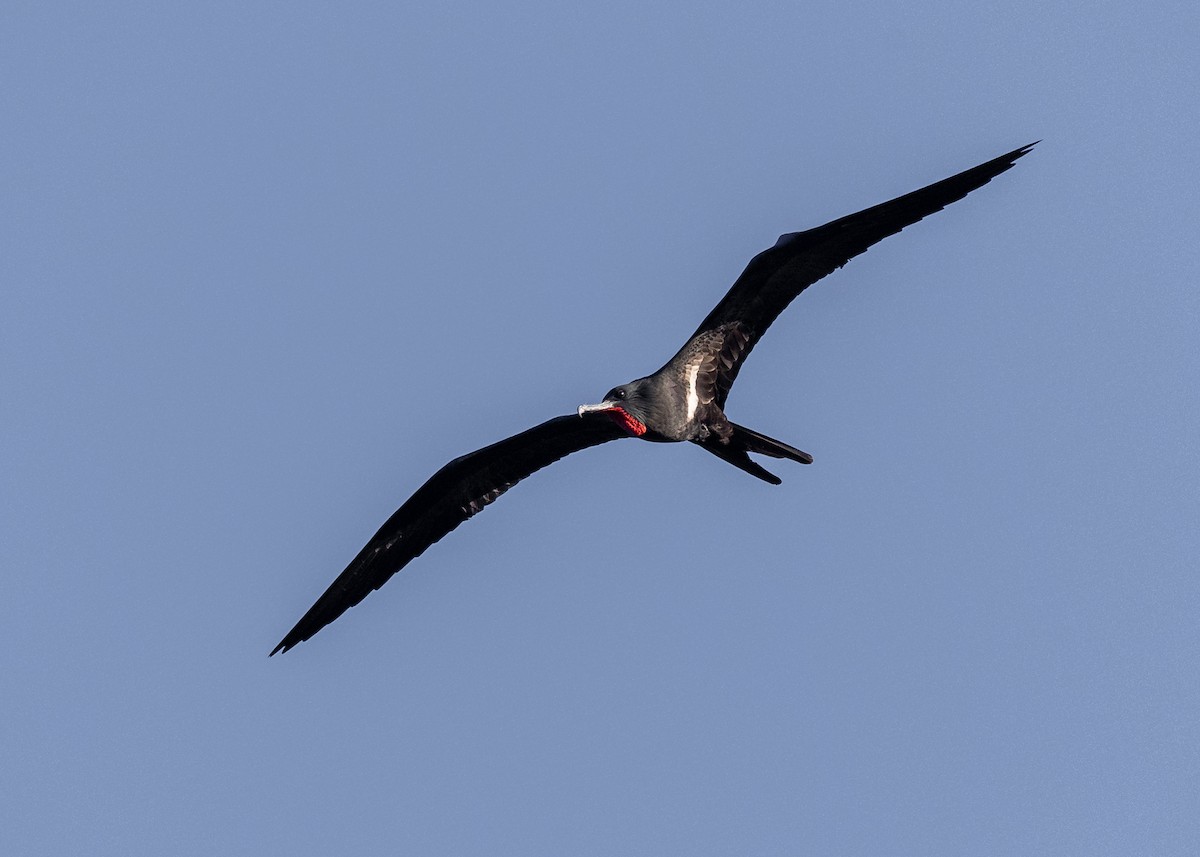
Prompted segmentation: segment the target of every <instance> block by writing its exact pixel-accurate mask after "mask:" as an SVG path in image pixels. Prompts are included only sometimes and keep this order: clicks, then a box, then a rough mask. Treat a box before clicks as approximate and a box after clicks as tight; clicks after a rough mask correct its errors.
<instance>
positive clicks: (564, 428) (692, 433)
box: [271, 143, 1037, 655]
mask: <svg viewBox="0 0 1200 857" xmlns="http://www.w3.org/2000/svg"><path fill="white" fill-rule="evenodd" d="M1035 145H1037V144H1036V143H1030V144H1029V145H1028V146H1022V147H1021V148H1019V149H1014V150H1013V151H1011V152H1009V153H1008V154H1006V155H1001V156H1000V157H998V158H994V159H993V160H990V161H988V162H986V163H983V164H980V165H979V166H977V167H973V168H971V169H969V170H966V171H964V172H961V173H959V174H958V175H955V176H951V177H950V178H948V179H943V180H942V181H940V182H936V183H934V184H931V185H929V186H928V187H924V188H921V189H920V190H916V191H913V192H912V193H907V194H905V195H904V196H901V197H897V198H896V199H893V200H891V201H890V202H885V203H882V204H880V205H876V206H873V207H871V208H868V209H865V210H863V211H860V212H858V213H857V214H851V215H848V216H846V217H842V218H840V219H838V220H834V221H832V222H831V223H826V224H825V225H824V226H818V227H817V228H815V229H809V230H807V231H805V232H790V233H788V234H786V235H782V236H780V238H779V240H778V241H776V242H775V246H774V247H771V248H770V249H768V250H764V251H763V252H761V253H759V254H758V255H757V256H755V257H754V258H753V259H751V260H750V264H749V265H747V266H746V270H745V271H743V272H742V275H741V276H740V277H738V278H737V281H736V282H735V283H734V284H733V286H732V287H731V288H730V289H729V291H728V292H727V293H726V295H725V297H723V298H721V301H720V302H719V303H718V304H717V305H716V306H715V307H714V308H713V310H712V312H710V313H709V314H708V316H707V317H706V318H705V319H704V321H702V322H700V326H699V327H698V328H696V332H695V333H693V334H692V336H691V338H690V339H688V341H687V342H686V343H684V345H683V347H682V348H680V349H679V351H678V353H676V355H675V356H674V357H672V358H671V359H670V360H668V361H667V363H666V365H664V366H663V367H662V368H661V369H659V370H658V371H657V372H655V373H653V374H651V375H647V376H646V377H644V378H638V379H637V380H636V381H630V382H629V383H628V384H622V385H620V386H619V387H613V388H612V389H611V390H609V391H608V392H607V393H606V394H605V395H604V399H603V401H601V402H599V403H598V404H594V405H581V406H580V407H579V410H578V412H577V413H575V414H570V415H567V416H561V417H555V418H554V419H552V420H547V421H546V422H544V423H542V424H541V425H539V426H535V427H533V428H531V429H529V430H528V431H523V432H521V433H520V434H517V435H513V436H512V437H510V438H506V439H505V440H502V441H500V442H498V443H494V444H492V445H491V446H485V447H484V448H483V449H478V450H476V451H475V452H469V453H467V454H466V455H463V456H460V457H459V458H456V459H454V460H453V461H451V462H450V463H449V464H447V465H446V466H445V467H443V468H442V469H441V470H439V471H438V472H437V473H435V474H434V475H433V476H432V477H430V479H429V481H427V482H426V483H425V484H424V485H422V486H421V487H420V488H418V489H417V491H416V493H415V494H413V495H412V497H410V498H409V499H408V501H407V502H405V504H404V505H403V506H401V507H400V508H399V509H398V510H397V511H396V513H395V514H394V515H392V516H391V517H390V518H388V520H387V522H386V523H385V524H384V525H383V526H382V527H380V529H379V532H377V533H376V534H375V536H374V537H373V538H372V539H371V540H370V541H369V542H367V545H366V547H364V548H363V549H362V550H361V551H359V554H358V556H356V557H355V558H354V559H353V561H351V563H350V565H348V566H347V567H346V570H345V571H343V572H342V573H341V574H340V575H339V576H338V578H337V580H335V581H334V582H333V583H332V585H330V587H329V588H328V589H327V590H325V594H324V595H322V596H321V597H320V598H318V599H317V602H316V603H315V604H313V606H312V607H311V608H310V609H309V611H308V612H307V613H305V614H304V616H303V617H302V618H301V619H300V621H299V622H297V623H296V626H295V627H294V628H292V630H290V631H288V633H287V636H285V637H284V638H283V640H281V641H280V643H279V645H278V646H276V647H275V648H274V649H273V650H272V652H271V654H272V655H274V654H276V653H277V652H281V651H283V652H286V651H287V650H288V649H290V648H292V647H293V646H295V645H296V644H298V643H302V642H303V641H305V640H307V639H309V638H310V637H312V636H313V635H314V634H316V633H317V632H318V631H320V630H321V629H322V628H324V627H325V626H326V625H328V624H329V623H330V622H332V621H334V620H335V619H337V618H338V617H339V616H341V615H342V614H343V613H345V612H346V611H347V610H349V609H350V608H351V607H353V606H354V605H356V604H358V603H359V602H360V601H362V600H363V599H364V598H365V597H366V596H367V595H368V594H369V593H370V592H371V591H372V590H374V589H378V588H379V587H381V586H383V584H385V583H387V581H388V579H389V578H391V576H392V575H393V574H395V573H396V572H398V571H400V569H402V568H404V567H405V566H406V565H408V563H410V562H411V561H412V560H414V559H416V558H417V557H418V556H420V555H421V554H422V553H423V552H424V551H425V549H426V548H428V547H429V546H430V545H432V544H433V543H434V542H436V541H438V540H439V539H440V538H442V536H444V535H446V534H447V533H449V532H450V531H451V530H453V529H454V528H455V527H457V526H458V525H459V524H461V523H462V522H463V521H465V520H467V519H468V518H470V517H471V516H473V515H475V514H476V513H478V512H480V511H481V510H482V509H483V508H484V507H485V506H487V505H488V504H489V503H491V502H493V501H494V500H495V499H496V498H497V497H499V496H500V495H501V494H503V493H504V492H505V491H507V490H508V489H509V488H511V487H512V486H514V485H516V484H517V483H518V482H520V481H521V480H522V479H524V478H525V477H526V476H529V475H530V474H531V473H534V472H535V471H537V470H540V469H542V468H543V467H545V466H546V465H548V464H553V463H554V462H555V461H558V460H559V459H560V458H563V457H565V456H567V455H570V454H571V453H573V452H579V451H580V450H582V449H587V448H588V447H591V446H597V445H599V444H602V443H607V442H608V441H610V440H619V439H621V438H627V437H637V438H641V439H642V440H649V441H657V442H662V443H674V442H679V441H685V440H686V441H690V442H692V443H694V444H696V445H697V446H699V447H700V448H701V449H705V450H707V451H708V452H711V453H712V454H713V455H715V456H717V457H718V458H721V459H724V460H725V461H728V462H729V463H730V464H732V465H733V466H734V467H737V468H740V469H742V470H744V471H746V472H747V473H749V474H751V475H752V476H757V477H758V478H759V479H762V480H763V481H765V482H769V483H771V484H772V485H778V484H779V483H780V481H781V480H780V479H779V477H777V476H775V475H774V474H773V473H771V472H769V471H768V470H766V469H765V468H764V467H762V466H761V465H760V464H758V462H756V461H754V460H753V459H751V458H750V453H752V452H753V453H757V454H759V455H765V456H767V457H769V458H781V459H788V460H790V461H797V462H799V463H801V464H811V463H812V460H813V459H812V456H811V455H809V454H808V453H807V452H801V451H800V450H798V449H796V448H795V447H793V446H789V445H788V444H786V443H784V442H782V441H779V440H775V439H773V438H769V437H767V436H766V435H763V434H759V433H758V432H756V431H753V430H752V429H748V428H745V427H744V426H740V425H738V424H737V423H735V422H733V421H731V420H730V419H729V418H728V417H726V416H725V399H726V398H727V397H728V395H729V388H730V387H731V386H733V382H734V381H735V380H736V379H737V375H738V372H739V371H740V370H741V368H742V363H743V362H745V360H746V357H748V356H749V354H750V351H751V349H753V348H754V345H755V343H757V342H758V340H759V338H760V337H761V336H762V335H763V334H764V333H766V331H767V328H768V327H770V325H771V322H773V321H774V320H775V318H776V317H777V316H778V315H779V314H780V313H781V312H783V310H784V309H785V308H786V307H787V305H788V304H789V303H791V302H792V300H793V299H794V298H795V297H796V296H797V295H799V294H800V293H801V292H802V291H804V290H805V289H806V288H808V287H809V286H811V285H812V284H813V283H815V282H817V280H820V279H821V278H822V277H824V276H826V275H827V274H830V273H832V272H833V271H835V270H836V269H838V268H840V267H842V266H843V265H845V264H846V263H847V262H849V261H850V260H851V259H853V258H854V257H855V256H857V255H858V254H859V253H862V252H863V251H865V250H866V249H867V248H869V247H871V246H872V245H873V244H875V243H876V242H879V241H882V240H883V239H884V238H887V237H888V236H889V235H895V234H896V233H897V232H899V231H900V230H901V229H903V228H904V227H906V226H910V225H912V224H914V223H916V222H917V221H918V220H920V219H921V218H923V217H926V216H927V215H930V214H933V213H934V212H936V211H941V210H942V209H943V208H945V207H946V206H947V205H949V204H950V203H952V202H957V201H958V200H960V199H962V198H963V197H964V196H966V195H967V194H968V193H970V192H971V191H973V190H975V189H976V188H979V187H982V186H983V185H985V184H987V183H988V182H989V181H991V180H992V179H993V178H995V177H996V176H998V175H1000V174H1001V173H1002V172H1004V171H1006V170H1008V169H1011V168H1012V166H1013V165H1014V164H1015V163H1016V162H1017V159H1018V158H1020V157H1022V156H1023V155H1025V154H1027V153H1028V152H1029V151H1030V150H1031V149H1032V148H1033V147H1034V146H1035Z"/></svg>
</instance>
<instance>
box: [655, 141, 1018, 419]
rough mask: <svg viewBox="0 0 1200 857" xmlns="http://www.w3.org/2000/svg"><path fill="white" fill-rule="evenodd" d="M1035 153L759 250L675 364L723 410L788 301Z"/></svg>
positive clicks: (997, 161) (1004, 158)
mask: <svg viewBox="0 0 1200 857" xmlns="http://www.w3.org/2000/svg"><path fill="white" fill-rule="evenodd" d="M1035 145H1036V143H1030V144H1029V145H1028V146H1022V147H1021V148H1019V149H1014V150H1013V151H1011V152H1009V153H1008V154H1005V155H1001V156H1000V157H998V158H993V159H992V160H990V161H987V162H986V163H982V164H980V165H979V166H977V167H972V168H971V169H969V170H964V171H963V172H961V173H959V174H958V175H954V176H951V177H950V178H948V179H943V180H942V181H940V182H935V183H934V184H931V185H929V186H927V187H923V188H921V189H920V190H915V191H913V192H912V193H906V194H905V195H904V196H901V197H897V198H896V199H893V200H891V201H889V202H884V203H881V204H879V205H875V206H872V207H871V208H868V209H865V210H863V211H860V212H858V213H856V214H850V215H847V216H846V217H842V218H839V219H837V220H834V221H832V222H831V223H826V224H825V225H824V226H818V227H817V228H815V229H809V230H808V231H806V232H791V233H788V234H786V235H781V236H779V240H778V241H777V242H776V243H775V246H774V247H771V248H770V249H768V250H764V251H763V252H761V253H759V254H758V255H757V256H755V257H754V258H753V259H751V260H750V264H749V265H747V266H746V270H745V271H743V272H742V275H741V276H740V277H738V279H737V281H736V282H735V283H734V284H733V286H732V287H731V288H730V289H729V291H728V293H726V295H725V297H723V298H721V301H720V302H719V303H718V304H717V305H716V306H715V307H713V310H712V312H710V313H709V314H708V316H707V317H706V318H705V319H704V321H702V322H700V327H698V328H697V329H696V332H695V333H694V334H692V338H691V339H689V340H688V342H687V343H686V344H685V345H684V346H683V348H681V349H680V351H679V354H677V355H676V356H675V357H674V358H673V361H677V362H679V363H680V364H687V363H689V362H692V361H705V362H706V364H707V366H708V367H710V369H712V370H715V375H713V376H712V378H711V380H707V379H701V380H707V383H708V384H709V386H710V387H712V391H713V396H714V397H715V399H716V401H717V403H718V404H719V405H721V406H722V407H724V406H725V398H726V396H728V395H729V388H730V387H731V386H732V385H733V382H734V380H735V379H736V378H737V374H738V370H739V369H740V368H741V365H742V362H743V361H744V360H745V359H746V357H747V356H749V354H750V349H752V348H753V347H754V345H755V343H756V342H757V341H758V339H759V337H761V336H762V335H763V333H765V332H766V330H767V328H768V327H769V326H770V325H771V322H773V321H774V320H775V318H776V317H777V316H778V315H779V314H780V313H781V312H783V310H784V309H785V308H786V307H787V305H788V304H789V303H791V302H792V300H793V299H794V298H795V297H796V296H797V295H799V294H800V293H801V292H802V291H804V290H805V289H806V288H808V287H809V286H811V285H812V284H813V283H815V282H817V280H820V279H821V278H822V277H824V276H826V275H827V274H831V273H833V272H834V271H836V270H837V269H838V268H840V267H842V266H843V265H845V264H846V263H847V262H849V261H850V260H851V259H853V258H854V257H855V256H857V255H858V254H859V253H862V252H864V251H865V250H867V249H868V248H869V247H871V245H873V244H875V243H876V242H878V241H882V240H883V239H884V238H887V237H888V236H889V235H895V234H896V233H897V232H899V231H900V230H901V229H904V228H905V227H906V226H911V225H912V224H914V223H916V222H917V221H918V220H921V219H922V218H924V217H928V216H929V215H930V214H933V213H934V212H937V211H941V210H942V209H943V208H945V207H946V206H947V205H950V204H951V203H952V202H957V201H958V200H960V199H962V198H963V197H964V196H966V195H967V194H969V193H970V192H971V191H973V190H975V189H976V188H980V187H982V186H983V185H985V184H987V183H988V182H989V181H991V180H992V179H994V178H995V177H996V176H998V175H1000V174H1001V173H1003V172H1004V171H1006V170H1009V169H1011V168H1012V166H1013V165H1014V164H1015V163H1016V162H1017V159H1018V158H1021V157H1023V156H1024V155H1026V154H1028V153H1029V151H1030V150H1031V149H1032V148H1033V147H1034V146H1035Z"/></svg>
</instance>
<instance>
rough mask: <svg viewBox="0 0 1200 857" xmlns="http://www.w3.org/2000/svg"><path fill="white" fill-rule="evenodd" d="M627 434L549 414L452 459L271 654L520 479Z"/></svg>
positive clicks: (313, 629)
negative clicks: (496, 441)
mask: <svg viewBox="0 0 1200 857" xmlns="http://www.w3.org/2000/svg"><path fill="white" fill-rule="evenodd" d="M628 436H629V435H628V434H627V433H626V432H625V431H624V430H623V429H621V428H620V427H619V426H617V425H616V424H615V423H614V422H613V421H612V420H611V419H609V418H608V417H607V416H606V415H604V414H589V415H584V416H564V417H555V418H554V419H552V420H548V421H546V422H544V423H542V424H541V425H539V426H535V427H534V428H531V429H529V430H528V431H523V432H521V433H520V434H517V435H513V436H512V437H510V438H507V439H505V440H502V441H500V442H499V443H493V444H492V445H491V446H485V447H484V448H483V449H478V450H476V451H475V452H471V453H468V454H466V455H464V456H461V457H459V458H456V459H454V460H453V461H451V462H450V463H449V464H447V465H446V466H445V467H443V468H442V469H441V470H439V471H438V472H437V473H435V474H434V475H433V476H432V477H430V479H429V481H428V482H426V483H425V484H424V485H422V486H421V487H420V488H418V489H417V492H416V493H415V494H413V495H412V497H410V498H409V499H408V501H407V502H406V503H405V504H404V505H403V506H401V507H400V508H399V509H397V510H396V513H395V514H394V515H392V516H391V517H390V518H388V520H387V523H385V524H384V525H383V526H382V527H380V529H379V532H377V533H376V534H375V536H374V538H372V539H371V541H369V542H368V543H367V546H366V547H364V548H363V549H362V550H361V551H360V552H359V554H358V556H356V557H355V558H354V561H353V562H351V563H350V565H349V566H347V567H346V570H345V571H343V572H342V573H341V574H340V575H339V576H338V578H337V580H335V581H334V582H333V584H332V585H331V586H330V587H329V588H328V589H327V590H325V594H324V595H322V596H321V597H320V598H318V599H317V602H316V603H315V604H314V605H313V606H312V607H311V608H309V611H308V612H307V613H305V614H304V617H303V618H302V619H301V620H300V621H299V622H297V623H296V627H294V628H292V630H290V631H288V633H287V636H286V637H284V638H283V640H281V641H280V643H279V645H278V646H276V647H275V648H274V650H272V652H271V654H272V655H274V654H275V653H276V652H280V651H283V652H286V651H287V650H288V649H290V648H292V647H293V646H295V645H296V644H297V643H301V642H303V641H305V640H307V639H308V638H309V637H311V636H312V635H313V634H315V633H317V632H318V631H320V630H321V629H322V628H324V627H325V626H326V625H328V624H329V623H330V622H332V621H334V620H335V619H337V618H338V617H339V616H341V615H342V614H343V613H345V612H346V611H347V610H349V609H350V608H351V607H353V606H354V605H355V604H358V603H359V602H360V601H362V600H363V599H364V598H366V597H367V595H368V594H369V593H370V592H371V591H372V590H374V589H378V588H379V587H381V586H383V584H385V583H387V581H388V579H389V578H390V577H391V576H392V575H393V574H395V573H396V572H398V571H399V570H400V569H402V568H404V566H406V565H407V564H408V563H409V562H410V561H412V560H413V559H415V558H416V557H418V556H420V555H421V554H422V553H423V552H424V551H425V549H426V548H428V547H429V546H430V545H432V544H433V543H434V542H436V541H437V540H438V539H440V538H442V536H444V535H446V534H447V533H449V532H450V531H451V530H453V529H454V528H455V527H457V526H458V525H459V524H461V523H462V522H463V521H465V520H467V518H470V517H471V516H472V515H474V514H476V513H477V512H479V511H480V510H482V509H483V507H484V506H486V505H488V504H489V503H491V502H492V501H493V500H495V499H496V498H497V497H499V496H500V495H501V494H503V493H504V492H505V491H507V490H508V489H509V488H511V487H512V486H513V485H516V484H517V483H518V482H520V481H521V480H522V479H524V478H525V477H526V476H529V475H530V474H531V473H533V472H535V471H537V470H541V469H542V468H543V467H545V466H546V465H548V464H553V463H554V462H555V461H558V460H559V459H560V458H563V457H565V456H567V455H570V454H571V453H572V452H578V451H579V450H581V449H587V448H588V447H589V446H596V445H597V444H601V443H606V442H607V441H610V440H617V439H618V438H622V437H628Z"/></svg>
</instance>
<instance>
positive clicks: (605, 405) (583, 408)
mask: <svg viewBox="0 0 1200 857" xmlns="http://www.w3.org/2000/svg"><path fill="white" fill-rule="evenodd" d="M620 406H621V403H620V402H613V401H609V400H605V401H603V402H601V403H600V404H598V405H580V406H579V416H581V417H582V416H583V415H584V414H594V413H596V412H597V411H611V410H612V409H613V408H619V407H620Z"/></svg>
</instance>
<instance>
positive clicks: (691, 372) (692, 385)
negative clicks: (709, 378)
mask: <svg viewBox="0 0 1200 857" xmlns="http://www.w3.org/2000/svg"><path fill="white" fill-rule="evenodd" d="M699 373H700V364H699V363H693V364H692V365H691V366H689V367H688V374H687V388H688V419H689V420H691V419H692V418H693V417H695V416H696V408H697V407H698V406H699V405H700V397H699V396H698V395H697V394H696V375H698V374H699Z"/></svg>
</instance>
